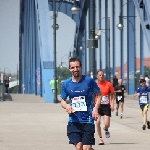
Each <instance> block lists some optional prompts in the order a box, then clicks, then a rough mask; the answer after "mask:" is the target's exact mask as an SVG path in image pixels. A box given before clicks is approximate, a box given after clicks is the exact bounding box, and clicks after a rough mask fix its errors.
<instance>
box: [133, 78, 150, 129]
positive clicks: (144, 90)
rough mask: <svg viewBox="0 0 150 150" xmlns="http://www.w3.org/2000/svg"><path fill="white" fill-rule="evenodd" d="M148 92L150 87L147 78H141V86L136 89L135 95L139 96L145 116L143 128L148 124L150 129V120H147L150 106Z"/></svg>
mask: <svg viewBox="0 0 150 150" xmlns="http://www.w3.org/2000/svg"><path fill="white" fill-rule="evenodd" d="M148 92H150V88H149V87H147V86H146V81H145V79H140V87H139V88H138V89H137V90H136V93H135V94H134V97H136V96H138V99H139V105H140V108H141V110H142V116H143V126H142V129H143V130H145V129H146V126H147V128H148V129H150V122H149V121H148V120H147V118H148V117H147V111H148V107H149V96H148Z"/></svg>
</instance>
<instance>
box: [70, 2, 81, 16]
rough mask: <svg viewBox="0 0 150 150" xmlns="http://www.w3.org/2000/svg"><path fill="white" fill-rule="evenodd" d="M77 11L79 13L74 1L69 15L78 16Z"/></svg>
mask: <svg viewBox="0 0 150 150" xmlns="http://www.w3.org/2000/svg"><path fill="white" fill-rule="evenodd" d="M79 11H80V8H79V6H77V4H76V0H74V4H73V5H72V7H71V13H72V14H73V15H76V14H78V12H79Z"/></svg>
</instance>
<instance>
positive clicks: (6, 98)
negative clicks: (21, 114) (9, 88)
mask: <svg viewBox="0 0 150 150" xmlns="http://www.w3.org/2000/svg"><path fill="white" fill-rule="evenodd" d="M3 101H12V97H11V95H10V94H4V100H3Z"/></svg>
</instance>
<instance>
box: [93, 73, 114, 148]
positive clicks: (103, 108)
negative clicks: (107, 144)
mask: <svg viewBox="0 0 150 150" xmlns="http://www.w3.org/2000/svg"><path fill="white" fill-rule="evenodd" d="M97 85H98V87H99V88H100V91H101V94H102V100H101V105H100V107H99V109H98V113H99V117H98V119H97V121H96V125H97V133H98V136H99V145H104V141H103V138H102V131H101V126H100V122H101V116H103V118H104V130H105V136H106V138H109V137H110V132H109V131H108V128H109V127H110V117H111V111H114V99H115V94H114V88H113V86H112V84H111V83H110V82H108V81H106V80H105V79H104V72H103V71H98V72H97Z"/></svg>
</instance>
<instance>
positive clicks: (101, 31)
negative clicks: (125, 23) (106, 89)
mask: <svg viewBox="0 0 150 150" xmlns="http://www.w3.org/2000/svg"><path fill="white" fill-rule="evenodd" d="M105 18H106V17H103V18H101V20H102V19H105ZM107 21H108V23H107V29H96V30H95V39H97V40H98V39H99V37H100V35H101V33H104V34H105V37H106V39H107V41H108V53H107V52H106V78H107V79H108V80H111V69H110V68H111V67H110V17H107ZM98 23H100V21H99V22H98ZM103 30H107V31H108V34H107V33H106V32H104V31H103ZM106 46H107V43H106ZM106 49H107V47H106ZM107 70H108V77H107Z"/></svg>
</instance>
